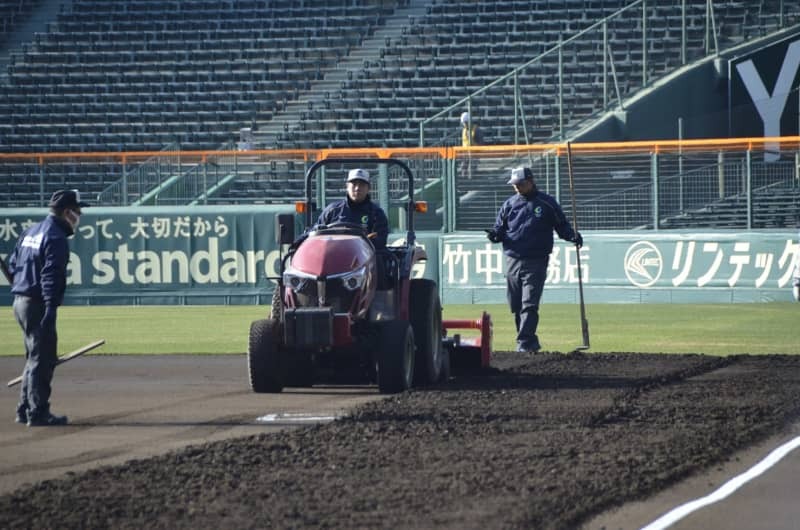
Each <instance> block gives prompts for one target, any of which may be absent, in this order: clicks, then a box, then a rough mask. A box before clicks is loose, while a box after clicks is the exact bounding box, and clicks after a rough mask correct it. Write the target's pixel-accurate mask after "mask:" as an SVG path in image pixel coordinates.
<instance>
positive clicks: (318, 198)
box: [0, 137, 800, 232]
mask: <svg viewBox="0 0 800 530" xmlns="http://www.w3.org/2000/svg"><path fill="white" fill-rule="evenodd" d="M565 146H566V144H537V145H511V146H481V147H475V148H471V149H466V148H460V147H455V148H453V147H450V148H405V149H379V148H376V149H369V148H365V149H329V150H293V151H272V150H258V151H164V152H155V153H153V152H149V153H94V154H91V153H45V154H27V153H25V154H0V176H2V177H1V178H2V179H4V180H5V181H6V183H7V184H9V186H7V187H6V189H8V190H12V191H9V192H8V193H6V194H4V195H3V196H2V197H0V207H21V206H45V205H46V203H47V198H49V196H50V194H51V193H52V192H53V191H54V190H56V189H59V188H64V187H75V188H80V189H81V190H86V189H87V188H90V182H89V181H87V179H91V178H94V177H92V175H95V174H96V173H97V172H98V171H101V172H103V173H104V174H109V175H116V176H117V178H118V182H119V183H120V184H119V185H118V184H117V183H115V184H114V185H113V186H106V187H105V188H104V189H102V190H101V191H99V192H98V193H97V194H94V195H92V196H91V200H92V202H93V203H94V204H96V205H101V206H123V205H125V206H128V205H133V206H136V205H155V206H159V205H161V206H176V205H187V206H191V205H222V204H287V203H288V204H291V203H293V202H294V201H296V200H298V199H301V198H303V197H304V196H305V171H306V169H307V168H308V167H309V166H310V165H311V164H312V163H313V162H314V161H316V160H320V159H323V158H353V157H360V158H366V159H368V160H369V162H367V163H365V164H364V166H365V168H366V169H368V170H370V171H372V172H374V175H375V177H376V180H375V185H374V186H373V196H374V197H375V198H376V200H378V201H379V202H380V203H381V204H382V205H383V206H384V207H385V208H387V209H388V210H389V211H390V212H393V216H394V217H395V218H400V219H402V217H403V216H402V215H397V213H398V209H399V208H401V207H402V205H403V204H404V198H405V197H406V196H407V194H408V188H407V186H406V184H405V182H404V180H403V179H401V178H399V174H397V171H396V170H394V169H386V167H385V165H382V164H380V159H381V158H387V157H395V158H399V159H401V160H403V161H405V162H407V163H408V165H409V166H410V167H411V169H412V171H413V172H414V175H415V183H414V186H415V190H414V191H415V198H416V199H418V200H424V201H427V202H428V203H429V212H428V214H426V215H424V216H422V217H421V218H420V220H419V224H418V225H417V227H418V228H419V229H425V230H441V231H444V232H453V231H459V230H480V229H483V228H486V227H488V226H490V225H491V224H492V223H493V221H494V218H495V216H496V213H497V210H498V209H499V207H500V205H501V204H502V203H503V201H504V200H506V199H507V198H508V197H509V196H510V195H511V194H512V193H513V192H514V191H513V188H512V187H511V186H508V185H507V184H506V181H507V180H508V176H509V174H510V171H511V169H512V168H514V167H516V166H520V165H524V166H529V167H531V168H532V169H533V172H534V175H535V177H536V182H537V186H538V187H539V189H540V190H542V191H543V192H545V193H548V194H551V195H553V196H554V197H555V198H556V199H557V200H559V202H561V204H562V206H563V208H564V210H565V212H566V213H567V214H568V215H569V216H570V217H571V215H572V211H571V210H572V207H571V203H572V200H571V199H572V196H571V193H573V192H574V194H575V201H576V205H577V211H576V213H577V214H578V218H579V220H580V228H581V229H587V230H632V229H640V230H654V229H655V230H659V229H669V228H681V229H686V228H702V227H715V228H734V229H751V228H770V227H781V228H791V227H795V226H798V225H800V177H799V172H800V169H798V166H799V164H798V160H799V159H798V156H800V155H798V152H799V151H798V149H799V146H800V137H782V138H750V139H720V140H683V141H681V140H673V141H650V142H621V143H576V144H572V145H571V148H572V149H571V151H572V164H571V166H572V170H573V177H574V178H573V181H574V187H573V188H571V187H570V179H569V172H568V167H569V164H568V163H567V159H566V149H565ZM776 149H777V151H776ZM773 159H774V160H773ZM132 161H141V164H138V165H137V166H136V169H135V170H134V171H131V170H130V167H131V164H132ZM65 165H69V166H70V167H72V168H73V173H72V174H73V175H74V176H73V177H71V178H65V177H64V172H63V169H64V166H65ZM50 168H53V169H54V174H56V175H58V177H54V178H51V177H50V176H49V175H50V173H49V171H50ZM347 169H350V168H348V167H346V166H345V165H344V164H343V165H342V166H338V165H333V166H326V167H325V168H324V171H321V172H320V173H319V175H317V177H316V178H315V179H314V180H313V182H312V197H313V199H314V200H315V202H316V203H317V206H318V207H322V206H324V205H325V204H327V203H328V202H330V201H331V200H335V199H338V198H341V197H343V196H344V175H345V174H346V171H347ZM82 170H83V171H82ZM123 184H124V185H125V186H126V187H122V186H123ZM15 197H24V199H19V200H17V199H15Z"/></svg>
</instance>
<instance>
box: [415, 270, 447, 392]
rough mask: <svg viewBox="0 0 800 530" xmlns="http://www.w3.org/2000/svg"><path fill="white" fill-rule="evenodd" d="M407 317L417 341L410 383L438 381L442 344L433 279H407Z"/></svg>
mask: <svg viewBox="0 0 800 530" xmlns="http://www.w3.org/2000/svg"><path fill="white" fill-rule="evenodd" d="M409 300H410V302H409V310H408V313H409V317H410V319H411V327H412V328H414V340H415V342H416V344H417V358H416V363H415V366H416V368H415V372H414V383H415V384H417V385H429V384H433V383H436V382H438V381H439V379H440V378H441V373H442V370H443V369H444V368H445V367H444V362H445V352H444V351H443V350H444V348H443V346H442V333H443V328H442V304H441V303H440V302H439V290H438V289H437V288H436V282H434V281H433V280H422V279H417V280H411V289H410V292H409Z"/></svg>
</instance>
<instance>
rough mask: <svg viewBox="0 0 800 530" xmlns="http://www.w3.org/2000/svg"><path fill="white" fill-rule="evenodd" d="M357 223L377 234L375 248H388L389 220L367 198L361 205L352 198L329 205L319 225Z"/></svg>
mask: <svg viewBox="0 0 800 530" xmlns="http://www.w3.org/2000/svg"><path fill="white" fill-rule="evenodd" d="M336 222H340V223H355V224H359V225H361V226H362V227H364V230H365V231H366V232H367V233H368V234H369V233H371V232H375V233H377V236H376V237H375V238H374V239H373V240H372V243H373V244H374V245H375V248H377V249H381V248H385V247H386V239H387V238H388V237H389V219H387V218H386V214H385V213H384V211H383V209H382V208H381V207H380V206H378V205H377V204H375V203H374V202H372V201H371V200H370V198H369V195H367V198H366V199H365V200H364V201H363V202H361V203H358V204H356V203H354V202H353V201H351V200H350V198H349V197H348V198H346V199H342V200H340V201H336V202H334V203H331V204H329V205H328V206H327V207H326V208H325V209H324V210H322V213H321V214H320V216H319V220H318V221H317V224H318V225H329V224H331V223H336Z"/></svg>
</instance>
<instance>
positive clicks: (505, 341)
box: [0, 303, 800, 355]
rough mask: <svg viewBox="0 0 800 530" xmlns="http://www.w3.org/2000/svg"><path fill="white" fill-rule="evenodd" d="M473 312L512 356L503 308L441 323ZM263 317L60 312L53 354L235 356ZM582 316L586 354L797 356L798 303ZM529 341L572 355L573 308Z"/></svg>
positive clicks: (616, 307)
mask: <svg viewBox="0 0 800 530" xmlns="http://www.w3.org/2000/svg"><path fill="white" fill-rule="evenodd" d="M482 310H485V311H487V312H488V313H489V314H491V316H492V321H493V324H494V342H493V349H495V350H510V349H513V348H514V331H513V327H514V324H513V319H512V317H511V314H510V312H509V311H508V308H507V307H506V306H505V305H486V306H470V305H452V306H447V307H445V310H444V317H445V319H447V318H454V319H462V318H469V319H473V318H478V317H479V316H480V314H481V311H482ZM267 311H268V307H266V306H263V307H251V306H94V307H86V306H80V307H76V306H68V307H62V308H60V309H59V317H58V332H59V343H60V344H59V352H60V353H66V352H68V351H71V350H73V349H76V348H78V347H80V346H82V345H84V344H87V343H89V342H92V341H94V340H97V339H101V338H102V339H106V344H105V345H104V346H102V347H101V348H100V349H98V350H97V351H98V353H133V354H164V353H196V354H207V353H242V352H245V351H246V350H247V336H248V331H249V327H250V322H251V321H252V320H255V319H258V318H264V316H266V314H267ZM586 313H587V320H588V321H589V332H590V335H591V349H590V350H589V351H590V352H649V353H704V354H711V355H726V354H736V353H754V354H770V353H789V354H792V353H800V338H798V334H797V323H798V320H799V318H798V317H800V304H792V303H764V304H714V305H706V304H703V305H701V304H691V305H677V304H664V305H662V304H597V305H588V306H587V308H586ZM451 333H452V332H451ZM474 333H475V332H474V331H473V332H469V331H464V332H463V335H465V336H468V335H471V334H474ZM539 336H540V340H541V342H542V346H543V347H544V349H546V350H548V351H560V352H569V351H572V350H574V349H575V348H576V347H577V346H579V345H580V344H581V328H580V317H579V310H578V307H577V306H576V305H565V304H549V305H547V304H545V305H543V306H542V308H541V321H540V324H539ZM0 344H2V345H3V347H2V350H0V355H19V354H20V353H21V352H22V335H21V332H20V330H19V327H18V326H17V323H16V322H15V321H14V317H13V314H12V311H11V308H9V307H4V308H2V309H0Z"/></svg>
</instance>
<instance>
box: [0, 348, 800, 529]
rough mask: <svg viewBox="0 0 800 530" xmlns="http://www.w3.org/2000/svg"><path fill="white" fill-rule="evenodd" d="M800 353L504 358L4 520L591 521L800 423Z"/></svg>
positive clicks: (171, 457)
mask: <svg viewBox="0 0 800 530" xmlns="http://www.w3.org/2000/svg"><path fill="white" fill-rule="evenodd" d="M798 396H800V356H797V357H795V356H760V357H755V356H734V357H727V358H720V357H709V356H700V355H645V354H617V355H610V354H609V355H607V354H603V355H592V354H587V355H560V354H539V355H535V356H524V355H522V354H512V353H502V352H501V353H498V354H496V356H495V360H494V368H493V369H492V370H490V371H488V372H487V373H484V374H479V375H473V376H462V377H457V378H455V379H454V380H453V381H451V382H450V383H449V384H447V385H445V386H439V387H432V388H428V389H424V390H415V391H411V392H406V393H403V394H400V395H397V396H392V397H390V398H387V399H384V400H380V401H376V402H372V403H367V404H365V405H361V406H360V407H358V408H357V409H355V411H354V412H353V413H352V414H351V415H349V416H347V417H345V418H343V419H340V420H338V421H335V422H333V423H328V424H325V425H317V426H313V427H307V428H300V429H295V430H288V431H282V432H278V433H272V434H263V435H255V436H250V437H246V438H239V439H234V440H226V441H220V442H214V443H209V444H205V445H198V446H192V447H190V448H188V449H185V450H181V451H177V452H173V453H169V454H167V455H163V456H158V457H154V458H148V459H142V460H134V461H130V462H127V463H125V464H124V465H120V466H115V467H105V468H98V469H95V470H90V471H87V472H85V473H80V474H75V475H71V476H67V477H65V478H63V479H58V480H49V481H45V482H41V483H39V484H36V485H34V486H33V487H30V488H27V489H24V490H17V491H15V492H14V493H12V494H8V495H4V496H2V497H0V520H2V521H3V522H4V525H3V526H4V527H7V528H15V527H52V526H54V525H56V526H58V527H59V528H100V527H103V528H109V527H111V528H143V527H147V528H223V527H224V528H348V529H350V528H459V529H462V528H476V529H477V528H481V529H483V528H575V527H576V526H579V525H580V524H581V523H583V522H585V521H587V520H588V519H589V518H590V517H591V516H593V515H596V514H597V513H600V512H601V511H603V510H606V509H608V508H611V507H613V506H618V505H621V504H622V503H625V502H626V501H630V500H633V499H640V498H643V497H645V496H647V495H650V494H652V493H655V492H657V491H660V490H662V489H663V488H665V487H667V486H669V485H670V484H673V483H675V482H676V481H678V480H680V479H682V478H684V477H687V476H689V475H691V474H693V473H696V472H699V471H701V470H705V469H708V468H709V467H710V466H713V465H715V464H718V463H721V462H724V461H725V460H726V459H727V458H729V457H730V455H732V454H733V453H734V452H735V451H737V450H740V449H743V448H746V447H748V446H750V445H751V444H754V443H756V442H758V441H760V440H763V439H764V438H765V437H767V436H770V435H774V434H776V433H780V432H781V431H782V430H783V429H784V428H786V426H788V425H789V424H790V423H791V422H793V421H795V420H796V419H797V418H798V416H800V403H798V399H797V397H798Z"/></svg>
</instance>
